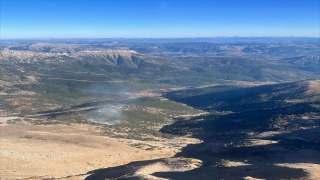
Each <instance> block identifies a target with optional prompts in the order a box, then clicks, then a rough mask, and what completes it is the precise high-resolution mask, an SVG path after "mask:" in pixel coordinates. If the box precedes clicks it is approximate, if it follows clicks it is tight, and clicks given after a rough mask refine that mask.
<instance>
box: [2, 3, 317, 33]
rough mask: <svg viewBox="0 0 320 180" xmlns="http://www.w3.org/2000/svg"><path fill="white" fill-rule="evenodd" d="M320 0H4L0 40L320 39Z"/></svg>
mask: <svg viewBox="0 0 320 180" xmlns="http://www.w3.org/2000/svg"><path fill="white" fill-rule="evenodd" d="M319 1H320V0H0V2H1V4H0V5H1V16H0V18H1V22H0V23H1V24H0V25H1V27H0V28H1V29H0V35H1V36H0V38H2V39H10V38H115V37H126V38H133V37H139V38H161V37H217V36H308V37H319V36H320V22H319V21H320V20H319V18H320V2H319Z"/></svg>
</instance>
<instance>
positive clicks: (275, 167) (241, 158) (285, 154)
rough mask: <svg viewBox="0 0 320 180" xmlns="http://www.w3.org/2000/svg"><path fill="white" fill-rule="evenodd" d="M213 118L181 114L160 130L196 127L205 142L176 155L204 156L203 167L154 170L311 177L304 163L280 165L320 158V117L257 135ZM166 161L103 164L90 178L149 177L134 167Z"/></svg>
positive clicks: (199, 175)
mask: <svg viewBox="0 0 320 180" xmlns="http://www.w3.org/2000/svg"><path fill="white" fill-rule="evenodd" d="M212 118H213V116H212V115H209V116H199V117H193V118H191V119H189V120H177V121H176V122H175V123H174V124H171V125H167V126H165V127H164V128H162V129H161V130H160V131H161V132H163V133H170V132H180V133H181V134H182V133H186V134H188V133H193V135H192V137H194V138H198V139H200V140H202V141H203V142H202V143H200V144H190V145H188V146H186V147H184V148H183V149H182V150H181V152H180V153H177V154H176V155H175V158H179V157H184V158H195V159H199V160H201V161H202V165H201V166H200V167H198V168H196V169H193V170H189V171H184V172H178V171H171V172H155V173H153V174H152V175H153V176H155V177H159V178H168V179H177V180H180V179H181V180H182V179H183V180H189V179H190V180H191V179H210V180H211V179H239V178H241V177H247V176H251V177H254V178H262V179H300V178H305V177H307V175H308V173H307V172H306V171H304V170H303V169H301V168H290V167H284V166H280V165H281V164H285V163H290V164H294V163H312V164H320V158H315V157H319V151H320V143H319V142H320V138H319V135H318V134H319V132H320V128H319V125H320V124H319V123H318V124H316V125H317V126H314V127H313V128H310V129H300V130H295V131H291V132H289V131H288V132H285V133H278V134H276V135H273V136H268V137H263V138H256V137H255V135H252V136H250V135H249V134H250V132H251V131H249V130H248V129H245V127H239V126H236V125H233V126H231V124H228V123H227V122H225V123H220V124H219V123H217V122H218V120H217V121H215V120H213V119H212ZM219 121H221V119H220V120H219ZM226 121H227V120H226ZM230 122H231V120H230ZM222 127H224V128H222ZM187 128H189V129H188V130H187ZM255 133H257V132H255ZM258 141H259V142H258ZM272 142H273V143H272ZM162 161H163V159H158V160H150V161H141V162H132V163H129V164H127V165H123V166H118V167H113V168H106V169H98V170H94V171H91V172H89V173H88V174H91V175H90V176H88V177H87V178H86V179H87V180H89V179H108V178H109V179H126V180H127V179H144V178H142V177H139V176H137V175H135V171H136V170H138V169H139V168H141V167H144V166H148V165H151V164H153V163H156V162H162ZM223 162H227V163H226V164H224V163H223ZM232 162H238V165H237V166H231V167H228V163H232ZM239 162H240V163H239Z"/></svg>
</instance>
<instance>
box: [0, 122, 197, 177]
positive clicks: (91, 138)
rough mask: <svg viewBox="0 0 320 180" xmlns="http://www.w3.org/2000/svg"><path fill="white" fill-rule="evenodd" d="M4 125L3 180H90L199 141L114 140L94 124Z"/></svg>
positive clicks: (0, 154)
mask: <svg viewBox="0 0 320 180" xmlns="http://www.w3.org/2000/svg"><path fill="white" fill-rule="evenodd" d="M0 128H1V131H0V132H1V134H0V135H1V138H0V148H1V151H0V157H1V158H0V174H1V179H45V178H63V177H65V178H69V179H84V178H85V177H86V176H88V175H89V174H87V172H89V171H92V170H95V169H99V168H108V167H114V166H120V165H124V164H127V163H130V162H133V161H142V160H151V159H158V158H166V157H171V156H173V155H174V154H175V153H177V152H178V151H179V150H180V149H181V148H182V147H183V146H185V145H187V144H188V143H197V141H196V140H194V139H181V138H177V139H171V140H165V141H161V140H160V141H154V142H148V141H137V140H125V139H115V138H109V137H106V136H102V135H100V130H99V129H100V128H99V127H98V126H94V125H80V124H72V125H61V124H59V125H46V126H45V125H31V124H28V123H26V122H23V121H22V122H17V123H13V124H9V125H6V126H1V127H0ZM150 147H152V148H150ZM156 167H157V166H153V167H152V168H156ZM159 167H160V166H159ZM161 167H162V166H161ZM162 168H163V167H162ZM159 170H160V169H159ZM146 171H148V172H149V171H153V170H150V168H149V170H148V167H145V168H144V169H143V170H141V171H139V172H137V173H140V174H141V173H143V172H146Z"/></svg>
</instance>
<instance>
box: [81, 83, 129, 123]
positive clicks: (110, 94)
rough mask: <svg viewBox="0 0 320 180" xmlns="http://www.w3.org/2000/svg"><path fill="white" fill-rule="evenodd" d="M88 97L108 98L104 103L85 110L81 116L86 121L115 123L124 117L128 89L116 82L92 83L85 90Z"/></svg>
mask: <svg viewBox="0 0 320 180" xmlns="http://www.w3.org/2000/svg"><path fill="white" fill-rule="evenodd" d="M85 93H86V94H87V95H88V96H90V97H101V99H110V101H108V100H107V101H106V105H103V106H101V107H99V108H98V109H95V110H91V111H88V112H86V113H85V114H84V115H83V116H84V118H85V119H86V120H87V121H90V122H94V123H99V124H105V125H115V124H118V123H120V122H121V121H122V120H123V119H124V115H123V108H124V105H125V104H124V102H125V100H127V99H128V98H129V95H128V89H127V88H124V87H123V86H119V85H118V84H113V85H112V84H108V85H101V84H100V85H93V86H91V87H89V88H88V89H87V90H86V92H85Z"/></svg>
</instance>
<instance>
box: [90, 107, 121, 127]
mask: <svg viewBox="0 0 320 180" xmlns="http://www.w3.org/2000/svg"><path fill="white" fill-rule="evenodd" d="M122 108H123V105H119V104H108V105H105V106H103V107H101V108H99V109H97V110H93V111H90V112H88V113H86V114H85V115H84V117H85V118H86V119H87V120H88V121H91V122H94V123H99V124H106V125H115V124H118V123H120V122H121V120H122V119H123V114H122Z"/></svg>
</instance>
